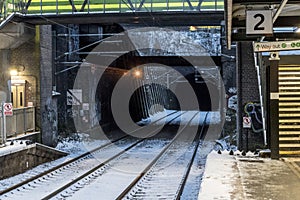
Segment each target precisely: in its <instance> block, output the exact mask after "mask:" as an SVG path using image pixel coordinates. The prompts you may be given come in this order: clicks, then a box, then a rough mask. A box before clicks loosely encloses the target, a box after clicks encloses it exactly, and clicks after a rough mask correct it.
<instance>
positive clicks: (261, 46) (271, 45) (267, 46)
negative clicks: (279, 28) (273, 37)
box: [253, 40, 300, 52]
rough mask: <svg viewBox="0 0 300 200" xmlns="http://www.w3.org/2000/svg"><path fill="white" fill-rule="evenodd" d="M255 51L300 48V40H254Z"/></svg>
mask: <svg viewBox="0 0 300 200" xmlns="http://www.w3.org/2000/svg"><path fill="white" fill-rule="evenodd" d="M253 49H254V52H268V51H270V52H271V51H290V50H300V40H293V41H278V42H254V43H253Z"/></svg>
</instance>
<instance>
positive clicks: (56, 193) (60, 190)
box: [42, 111, 185, 200]
mask: <svg viewBox="0 0 300 200" xmlns="http://www.w3.org/2000/svg"><path fill="white" fill-rule="evenodd" d="M174 113H177V111H175V112H173V113H171V114H168V115H167V116H170V115H172V114H174ZM184 113H185V112H184ZM181 115H182V114H180V115H178V116H176V117H174V118H173V119H171V120H170V121H168V122H167V124H169V123H171V122H172V121H173V120H175V119H177V118H178V117H179V116H181ZM167 116H164V117H163V118H160V119H158V120H155V122H157V121H160V120H162V119H164V118H165V117H167ZM155 122H153V123H155ZM158 129H160V128H158ZM155 131H156V130H154V131H152V132H155ZM152 132H151V133H149V135H151V134H152ZM144 140H146V137H145V138H142V139H140V140H138V141H137V142H135V143H133V144H132V145H130V146H129V147H127V148H125V149H124V150H122V151H120V152H119V153H117V154H115V155H114V156H112V157H110V158H109V159H107V160H106V161H104V162H102V163H100V164H99V165H97V166H95V167H93V168H92V169H90V170H88V171H87V172H86V173H84V174H82V175H81V176H79V177H77V178H76V179H73V180H72V181H70V182H69V183H67V184H65V185H64V186H62V187H60V188H59V189H57V190H55V191H53V192H51V193H50V194H48V195H47V196H45V197H43V198H42V200H48V199H50V198H52V197H55V196H56V195H58V194H59V193H61V192H63V191H64V190H66V189H67V188H69V187H70V186H72V185H74V184H76V183H77V182H78V181H80V180H82V179H84V178H85V177H88V176H89V175H90V174H92V173H93V172H95V171H96V170H98V169H99V168H101V167H103V166H104V165H106V164H108V163H109V162H111V161H112V160H114V159H116V158H118V157H119V156H121V155H122V154H124V153H126V152H128V151H129V150H130V149H132V148H133V147H135V146H136V145H138V144H139V143H141V142H142V141H144Z"/></svg>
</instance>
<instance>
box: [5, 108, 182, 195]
mask: <svg viewBox="0 0 300 200" xmlns="http://www.w3.org/2000/svg"><path fill="white" fill-rule="evenodd" d="M176 113H178V111H174V112H171V113H169V114H168V115H166V116H164V117H162V118H159V119H157V120H155V121H153V122H152V123H156V122H158V121H160V120H162V119H165V118H166V117H169V116H171V115H173V114H176ZM179 116H180V115H178V116H176V117H175V118H178V117H179ZM175 118H174V119H175ZM174 119H172V120H174ZM141 129H143V127H140V128H138V129H136V130H134V131H132V132H130V133H129V134H132V133H134V132H137V131H140V130H141ZM126 137H129V135H125V136H122V137H120V138H118V139H115V140H113V141H109V142H107V143H105V144H103V145H101V146H100V147H97V148H95V149H93V150H90V151H88V152H86V153H83V154H81V155H79V156H77V157H75V158H72V159H70V160H68V161H66V162H64V163H61V164H59V165H57V166H55V167H53V168H51V169H49V170H46V171H44V172H42V173H40V174H37V175H34V176H32V177H30V178H28V179H26V180H24V181H22V182H20V183H18V184H15V185H13V186H11V187H8V188H6V189H4V190H1V191H0V195H3V194H6V193H9V192H10V191H12V190H14V189H17V188H19V187H21V186H23V185H25V184H28V183H30V182H32V181H34V180H36V179H38V178H40V177H42V176H45V175H47V174H51V173H52V172H54V171H55V170H58V169H60V168H63V167H65V166H67V165H69V164H71V163H73V162H76V161H77V160H80V159H81V158H84V157H86V156H89V155H91V154H92V153H94V152H96V151H98V150H100V149H103V148H105V147H107V146H109V145H111V144H113V143H116V142H118V141H120V140H122V139H124V138H126Z"/></svg>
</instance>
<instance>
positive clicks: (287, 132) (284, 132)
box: [279, 131, 300, 136]
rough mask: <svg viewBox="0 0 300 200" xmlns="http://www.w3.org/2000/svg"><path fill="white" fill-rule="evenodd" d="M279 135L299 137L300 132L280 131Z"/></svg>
mask: <svg viewBox="0 0 300 200" xmlns="http://www.w3.org/2000/svg"><path fill="white" fill-rule="evenodd" d="M279 135H299V136H300V131H279Z"/></svg>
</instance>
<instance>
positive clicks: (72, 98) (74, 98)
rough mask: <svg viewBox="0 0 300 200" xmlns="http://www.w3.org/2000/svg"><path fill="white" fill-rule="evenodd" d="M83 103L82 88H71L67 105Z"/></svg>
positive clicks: (68, 91)
mask: <svg viewBox="0 0 300 200" xmlns="http://www.w3.org/2000/svg"><path fill="white" fill-rule="evenodd" d="M81 103H82V90H81V89H69V90H67V105H73V106H74V105H81Z"/></svg>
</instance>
